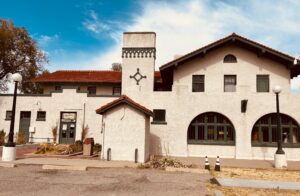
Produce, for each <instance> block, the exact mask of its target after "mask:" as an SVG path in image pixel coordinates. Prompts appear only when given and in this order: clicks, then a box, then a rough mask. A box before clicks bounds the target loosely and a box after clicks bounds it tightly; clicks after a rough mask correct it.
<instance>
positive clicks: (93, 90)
mask: <svg viewBox="0 0 300 196" xmlns="http://www.w3.org/2000/svg"><path fill="white" fill-rule="evenodd" d="M96 89H97V88H96V87H95V86H88V87H87V90H88V94H89V95H96Z"/></svg>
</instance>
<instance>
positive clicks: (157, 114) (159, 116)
mask: <svg viewBox="0 0 300 196" xmlns="http://www.w3.org/2000/svg"><path fill="white" fill-rule="evenodd" d="M153 114H154V115H153V122H165V121H166V110H153Z"/></svg>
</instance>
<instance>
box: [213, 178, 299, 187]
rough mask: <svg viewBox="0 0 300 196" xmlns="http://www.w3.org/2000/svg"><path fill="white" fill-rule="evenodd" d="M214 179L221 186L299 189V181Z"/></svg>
mask: <svg viewBox="0 0 300 196" xmlns="http://www.w3.org/2000/svg"><path fill="white" fill-rule="evenodd" d="M216 180H217V181H218V183H219V184H220V185H221V186H227V187H242V188H258V189H286V190H300V182H281V181H269V180H247V179H233V178H217V179H216Z"/></svg>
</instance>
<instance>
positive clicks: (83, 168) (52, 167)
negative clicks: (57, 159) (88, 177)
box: [42, 165, 87, 171]
mask: <svg viewBox="0 0 300 196" xmlns="http://www.w3.org/2000/svg"><path fill="white" fill-rule="evenodd" d="M42 169H45V170H71V171H86V170H87V167H86V166H71V165H43V166H42Z"/></svg>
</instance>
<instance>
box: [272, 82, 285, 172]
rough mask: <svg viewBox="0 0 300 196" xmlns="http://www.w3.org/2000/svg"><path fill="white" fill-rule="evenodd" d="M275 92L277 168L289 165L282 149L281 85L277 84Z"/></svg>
mask: <svg viewBox="0 0 300 196" xmlns="http://www.w3.org/2000/svg"><path fill="white" fill-rule="evenodd" d="M273 92H274V93H275V95H276V113H277V115H276V116H277V150H276V153H275V168H285V167H287V162H286V156H285V152H284V151H283V149H282V129H281V118H280V112H279V94H280V92H281V87H280V86H278V85H277V86H275V87H274V88H273Z"/></svg>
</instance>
